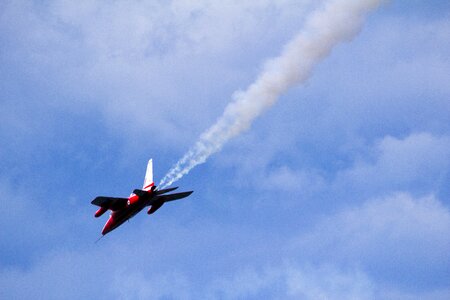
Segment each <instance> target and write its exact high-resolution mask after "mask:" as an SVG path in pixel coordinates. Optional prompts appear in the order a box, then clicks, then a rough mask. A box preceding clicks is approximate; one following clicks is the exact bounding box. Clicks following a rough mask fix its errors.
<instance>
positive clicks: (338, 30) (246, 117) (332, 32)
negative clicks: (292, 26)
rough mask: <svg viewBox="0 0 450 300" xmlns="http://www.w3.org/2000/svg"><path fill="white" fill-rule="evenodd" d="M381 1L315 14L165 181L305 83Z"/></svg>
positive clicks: (357, 1) (339, 0)
mask: <svg viewBox="0 0 450 300" xmlns="http://www.w3.org/2000/svg"><path fill="white" fill-rule="evenodd" d="M381 2H382V0H331V1H328V2H327V3H326V4H325V6H324V7H323V8H322V9H320V10H318V11H316V12H314V13H312V14H311V15H310V16H309V17H308V18H307V20H306V25H305V28H304V29H303V30H302V31H301V32H300V33H299V34H297V35H296V36H295V37H294V38H293V39H292V40H291V41H290V42H289V43H288V44H286V45H285V46H284V49H283V51H282V53H281V55H280V56H278V57H276V58H273V59H270V60H269V61H267V62H266V64H265V65H264V68H263V71H262V73H261V74H260V75H259V76H258V78H257V79H256V81H255V82H254V83H252V84H251V85H250V86H249V87H248V88H247V90H245V91H238V92H235V93H234V95H233V101H232V102H231V103H230V104H228V106H227V107H226V108H225V111H224V113H223V115H222V116H221V117H220V118H219V119H218V120H217V122H216V123H215V124H214V125H212V126H211V127H210V128H209V129H208V130H206V131H205V132H203V134H202V135H201V136H200V138H199V139H198V141H197V142H196V143H195V145H194V146H193V147H192V148H191V149H190V150H189V151H188V152H187V153H186V154H185V155H184V156H183V157H182V158H181V159H180V160H179V161H178V162H177V163H176V164H175V165H174V166H173V167H172V169H171V170H170V171H169V172H168V173H167V175H166V176H165V177H164V178H163V179H162V180H161V183H160V187H161V188H163V187H167V186H169V185H171V184H172V183H174V182H175V181H177V180H178V179H180V178H181V177H183V176H184V175H186V174H187V173H189V171H190V170H192V168H194V167H195V166H197V165H199V164H201V163H204V162H205V161H206V160H207V159H208V157H209V156H210V155H211V154H213V153H215V152H218V151H219V150H221V148H222V147H223V145H224V144H225V143H226V142H227V141H228V140H230V139H231V138H233V137H235V136H237V135H239V134H240V133H241V132H243V131H245V130H247V129H248V128H249V127H250V125H251V124H252V122H253V120H254V119H255V118H256V117H258V116H259V115H260V114H261V113H262V112H264V111H265V110H266V109H268V108H269V107H271V106H272V105H273V104H274V103H275V102H276V101H277V100H278V97H279V96H280V95H281V94H282V93H283V92H285V91H286V90H287V89H288V88H290V87H292V86H294V85H298V84H300V83H303V82H305V81H306V80H307V79H308V78H309V77H310V75H311V72H312V70H313V68H314V66H315V65H316V64H317V63H319V62H320V61H321V60H322V59H323V58H324V57H326V56H327V55H328V54H329V53H330V52H331V50H332V49H333V47H334V46H336V45H337V44H339V43H340V42H344V41H348V40H350V39H351V38H352V37H353V36H355V35H356V33H357V32H358V31H359V29H360V28H361V26H362V23H363V21H364V16H365V15H366V13H368V12H369V11H371V10H373V9H375V8H376V7H377V6H378V5H379V4H380V3H381Z"/></svg>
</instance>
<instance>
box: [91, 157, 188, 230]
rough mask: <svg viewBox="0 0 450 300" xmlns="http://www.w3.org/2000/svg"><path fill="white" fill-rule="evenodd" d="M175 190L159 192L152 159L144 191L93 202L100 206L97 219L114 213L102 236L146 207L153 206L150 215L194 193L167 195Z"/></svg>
mask: <svg viewBox="0 0 450 300" xmlns="http://www.w3.org/2000/svg"><path fill="white" fill-rule="evenodd" d="M175 189H177V188H176V187H174V188H168V189H164V190H158V189H157V188H156V186H155V183H154V182H153V162H152V160H151V159H150V160H149V161H148V164H147V172H146V173H145V180H144V186H143V188H142V190H138V189H136V190H134V191H133V193H131V195H130V197H128V198H113V197H103V196H101V197H97V198H95V199H94V200H92V202H91V203H92V204H94V205H97V206H100V208H99V209H98V210H97V211H96V212H95V217H96V218H98V217H100V216H101V215H103V214H104V213H105V212H106V211H107V210H111V211H112V212H111V214H110V216H109V219H108V221H107V222H106V224H105V226H104V227H103V230H102V235H105V234H107V233H108V232H111V231H112V230H114V229H116V228H117V227H119V226H120V225H122V224H123V223H124V222H125V221H127V220H129V219H130V218H132V217H133V216H134V215H136V214H137V213H138V212H140V211H141V210H142V209H143V208H144V207H146V206H151V207H150V208H149V209H148V211H147V213H148V214H149V215H150V214H152V213H154V212H155V211H156V210H158V209H159V208H160V207H161V206H162V205H163V204H164V203H165V202H169V201H173V200H178V199H182V198H185V197H187V196H189V195H190V194H192V193H193V191H189V192H183V193H176V194H169V195H167V194H166V193H169V192H171V191H173V190H175Z"/></svg>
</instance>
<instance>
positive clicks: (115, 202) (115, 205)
mask: <svg viewBox="0 0 450 300" xmlns="http://www.w3.org/2000/svg"><path fill="white" fill-rule="evenodd" d="M127 202H128V199H127V198H114V197H102V196H100V197H97V198H95V199H94V200H92V202H91V204H94V205H97V206H100V207H103V208H107V209H110V210H119V209H122V208H124V207H125V206H127Z"/></svg>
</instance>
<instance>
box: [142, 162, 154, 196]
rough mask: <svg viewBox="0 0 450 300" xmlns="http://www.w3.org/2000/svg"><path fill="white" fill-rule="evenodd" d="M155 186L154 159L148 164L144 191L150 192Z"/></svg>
mask: <svg viewBox="0 0 450 300" xmlns="http://www.w3.org/2000/svg"><path fill="white" fill-rule="evenodd" d="M154 185H155V183H154V182H153V159H150V160H149V161H148V164H147V172H145V180H144V186H143V187H142V189H143V190H145V191H148V190H150V189H151V188H152V186H154Z"/></svg>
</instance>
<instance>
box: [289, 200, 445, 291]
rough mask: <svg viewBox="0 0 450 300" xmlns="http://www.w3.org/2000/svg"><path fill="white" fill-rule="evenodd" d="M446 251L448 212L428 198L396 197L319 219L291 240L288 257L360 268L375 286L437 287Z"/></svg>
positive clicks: (443, 272)
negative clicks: (411, 284)
mask: <svg viewBox="0 0 450 300" xmlns="http://www.w3.org/2000/svg"><path fill="white" fill-rule="evenodd" d="M448 249H450V211H449V210H448V208H447V207H445V206H444V205H443V204H442V203H441V202H440V201H439V200H437V199H436V198H435V197H433V196H428V197H423V198H414V197H412V196H410V195H408V194H403V193H398V194H394V195H392V196H387V197H384V198H378V199H373V200H371V201H368V202H366V203H365V204H363V205H362V206H360V207H353V208H348V209H345V210H343V211H341V212H339V213H337V214H335V215H334V216H327V217H324V218H323V220H322V221H321V222H319V223H317V224H316V225H315V227H314V229H313V230H311V231H310V232H309V233H306V234H301V235H300V236H299V237H298V238H296V239H295V241H294V242H293V244H292V248H291V251H292V252H291V253H292V254H294V253H297V255H298V256H299V257H302V259H307V260H308V259H310V260H312V261H321V262H326V261H328V262H330V263H332V264H338V265H347V266H360V267H362V268H363V270H364V271H367V272H369V274H371V277H375V278H376V279H377V280H380V281H381V282H383V281H391V283H393V282H392V281H398V282H407V281H421V282H422V284H425V282H427V281H428V283H431V281H432V282H434V284H437V285H442V284H443V280H445V279H444V278H445V276H448V268H449V266H450V256H449V254H448ZM438 274H439V275H438ZM445 274H447V275H445ZM436 277H440V278H441V279H440V280H437V279H436ZM431 278H434V279H431Z"/></svg>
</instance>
